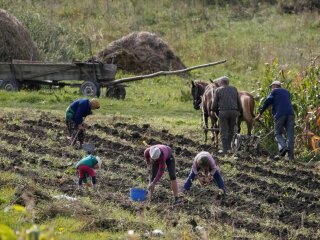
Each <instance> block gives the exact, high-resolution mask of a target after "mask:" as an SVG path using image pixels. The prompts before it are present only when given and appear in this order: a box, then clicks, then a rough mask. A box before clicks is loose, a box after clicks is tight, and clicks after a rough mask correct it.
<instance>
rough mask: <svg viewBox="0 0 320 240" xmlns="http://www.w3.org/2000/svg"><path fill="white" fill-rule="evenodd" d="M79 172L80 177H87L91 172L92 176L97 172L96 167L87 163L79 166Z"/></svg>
mask: <svg viewBox="0 0 320 240" xmlns="http://www.w3.org/2000/svg"><path fill="white" fill-rule="evenodd" d="M78 173H79V178H84V177H86V175H87V174H89V176H90V177H95V176H96V172H95V171H94V169H93V168H91V167H89V166H86V165H80V166H79V167H78ZM86 173H87V174H86Z"/></svg>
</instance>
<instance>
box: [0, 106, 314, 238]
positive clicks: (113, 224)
mask: <svg viewBox="0 0 320 240" xmlns="http://www.w3.org/2000/svg"><path fill="white" fill-rule="evenodd" d="M41 116H42V117H41ZM44 116H45V117H44ZM17 120H19V121H17ZM17 122H18V123H17ZM49 130H50V131H49ZM64 130H65V126H64V122H63V121H62V120H60V119H57V118H55V117H54V116H52V115H51V114H50V113H49V112H48V113H46V114H43V115H39V116H36V117H30V118H28V116H24V118H23V119H14V120H13V119H12V118H10V116H8V115H5V114H3V113H2V115H1V116H0V167H1V171H15V172H16V173H18V174H20V175H22V176H24V177H25V178H27V179H32V181H34V182H35V183H37V184H38V185H41V186H43V190H42V191H40V190H37V189H35V188H32V187H30V186H25V188H22V189H21V190H19V191H17V193H16V194H17V196H19V195H20V194H21V192H23V191H28V192H32V193H33V195H34V196H35V199H36V204H37V206H38V208H37V211H38V215H37V216H38V218H37V219H38V220H37V221H39V222H41V221H43V220H45V219H47V218H52V217H54V216H56V215H58V214H60V215H72V214H76V215H77V216H79V217H84V216H87V217H89V219H91V218H92V217H93V215H94V212H95V210H94V209H91V208H89V210H90V209H91V210H90V211H88V212H86V213H84V212H83V211H82V210H81V209H82V208H81V206H82V205H81V204H80V205H79V212H77V213H74V211H71V210H69V209H64V208H63V207H61V206H60V205H59V204H57V203H53V202H52V203H53V204H51V205H50V206H51V207H49V206H46V205H45V203H46V202H48V201H53V200H52V198H51V197H50V196H49V195H48V194H46V193H45V190H47V189H48V190H49V189H55V190H59V191H60V192H61V193H62V194H67V195H70V196H74V197H81V196H86V195H89V196H90V197H92V201H94V202H97V204H104V203H113V204H115V205H117V206H119V207H121V208H123V209H125V210H128V211H130V212H132V213H136V214H140V213H141V212H143V211H145V208H144V207H143V206H137V205H136V204H132V202H131V201H130V199H129V194H128V193H129V189H130V188H131V187H134V184H137V179H138V178H141V179H144V180H145V181H146V184H147V177H148V174H147V169H146V167H145V163H144V160H143V151H144V149H145V146H144V144H143V141H145V142H147V143H148V144H154V143H164V144H168V145H170V146H172V148H173V150H174V154H175V158H176V165H177V177H178V179H182V180H184V179H185V178H186V177H187V175H188V173H189V171H190V167H191V162H192V158H193V156H195V155H196V154H197V152H198V151H201V150H207V151H210V152H213V155H214V157H215V159H216V160H217V163H218V165H219V166H220V167H221V169H222V173H223V176H224V179H225V183H226V186H227V189H228V191H229V195H228V196H226V197H224V196H221V195H219V191H218V189H217V187H216V186H205V187H200V185H198V184H194V186H193V188H192V189H191V191H190V192H189V193H187V195H185V199H188V200H187V201H186V203H184V204H182V205H179V206H176V207H172V205H171V203H172V201H173V199H172V196H171V194H170V189H169V180H168V176H167V173H165V176H164V177H163V178H162V179H161V182H160V184H159V186H158V187H157V189H156V192H155V199H154V200H153V202H152V205H153V206H152V208H153V210H154V211H156V212H157V213H158V214H159V216H161V217H163V219H165V220H167V222H168V224H169V225H170V226H172V227H175V226H177V225H178V224H179V219H176V218H175V215H172V211H174V212H176V213H179V212H182V213H186V214H187V215H189V216H190V221H189V223H190V226H191V227H195V226H196V225H197V222H196V220H195V219H196V217H200V218H202V219H204V220H206V221H207V223H208V224H209V225H210V224H213V225H214V224H215V223H220V224H226V225H230V226H232V227H233V228H235V229H238V230H240V229H244V230H245V231H247V232H248V233H252V234H254V233H265V234H271V235H273V236H274V238H275V239H279V238H281V239H288V238H297V239H315V238H316V235H315V233H316V232H317V230H318V229H319V227H320V226H319V225H320V214H319V212H320V203H319V200H320V189H319V186H320V176H319V173H318V172H316V170H315V169H313V168H311V167H306V166H304V165H302V164H301V163H294V164H293V163H290V164H288V163H281V162H273V161H271V160H268V159H266V158H264V157H259V156H250V157H249V158H242V157H240V158H238V159H237V160H234V159H233V158H232V157H231V156H230V157H221V156H220V155H217V154H215V152H214V150H213V149H212V148H211V147H210V146H208V145H200V144H198V143H197V142H194V141H193V140H192V139H189V138H186V137H184V136H183V135H175V134H172V133H170V132H169V131H168V130H157V129H154V128H152V127H150V126H149V125H148V124H145V125H142V126H138V125H135V124H127V123H122V122H112V123H105V124H93V125H90V126H89V127H88V128H87V138H86V141H87V142H91V143H95V144H96V147H97V155H99V156H101V157H102V158H103V159H104V161H105V162H104V164H103V168H102V169H101V170H100V171H99V172H98V181H99V192H100V194H99V195H96V194H94V193H90V192H85V193H83V192H78V193H77V192H76V191H75V187H76V182H77V176H76V173H69V170H70V169H72V166H70V165H68V162H75V161H77V160H79V159H80V158H81V157H82V156H83V154H84V153H83V152H81V151H70V147H68V146H67V145H68V142H67V140H66V138H65V136H64V135H63V132H64ZM93 130H95V133H96V132H99V133H103V134H93ZM101 136H104V137H101ZM49 156H50V157H53V158H54V159H57V160H52V159H50V158H48V157H49ZM1 159H7V161H4V160H1ZM8 161H9V162H10V163H8ZM224 166H228V167H229V168H230V167H231V168H233V169H234V171H235V172H228V171H224V169H225V167H224ZM39 169H41V171H39ZM0 184H1V185H2V184H14V183H8V182H1V183H0ZM17 199H19V197H17ZM20 202H23V201H21V198H20ZM87 217H86V218H87ZM121 224H123V223H121ZM121 224H120V223H119V222H118V220H115V219H112V218H107V217H105V216H102V217H101V218H98V219H94V218H92V221H91V225H90V226H91V227H90V228H89V229H83V231H92V230H102V229H113V230H114V231H122V230H124V229H123V227H121V226H120V225H121ZM127 224H128V226H129V225H130V224H131V225H132V227H133V228H138V229H142V230H149V229H150V228H151V226H149V225H146V224H141V225H139V226H138V225H137V223H136V222H130V221H128V222H127ZM131 225H130V226H131Z"/></svg>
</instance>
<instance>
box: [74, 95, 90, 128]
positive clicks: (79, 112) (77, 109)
mask: <svg viewBox="0 0 320 240" xmlns="http://www.w3.org/2000/svg"><path fill="white" fill-rule="evenodd" d="M69 108H70V109H71V110H72V111H73V112H74V114H73V117H72V120H73V121H74V125H75V126H78V125H79V124H82V122H83V118H84V117H86V116H88V115H90V114H92V111H91V107H90V101H89V99H86V98H82V99H78V100H76V101H74V102H73V103H71V105H70V106H69Z"/></svg>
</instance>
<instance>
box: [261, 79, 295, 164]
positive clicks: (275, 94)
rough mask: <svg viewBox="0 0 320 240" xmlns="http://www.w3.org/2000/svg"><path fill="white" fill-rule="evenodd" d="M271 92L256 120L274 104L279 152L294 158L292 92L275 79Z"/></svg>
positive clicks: (291, 158) (273, 112) (273, 110)
mask: <svg viewBox="0 0 320 240" xmlns="http://www.w3.org/2000/svg"><path fill="white" fill-rule="evenodd" d="M270 87H271V92H270V94H269V95H268V97H267V98H266V100H265V102H264V104H263V106H262V108H261V110H260V113H259V114H258V115H257V116H256V118H255V119H256V120H257V119H258V118H259V117H260V116H261V114H262V113H263V112H264V111H265V110H266V109H267V108H268V107H269V106H270V105H272V115H273V118H274V125H275V135H276V139H277V142H278V147H279V152H280V155H281V156H285V155H286V153H288V157H289V160H293V159H294V111H293V107H292V103H291V97H290V93H289V91H288V90H287V89H284V88H281V82H279V81H274V82H273V83H271V85H270ZM283 129H285V130H286V135H287V142H288V144H287V143H286V140H285V139H284V137H283V136H282V134H283Z"/></svg>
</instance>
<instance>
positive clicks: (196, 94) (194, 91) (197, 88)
mask: <svg viewBox="0 0 320 240" xmlns="http://www.w3.org/2000/svg"><path fill="white" fill-rule="evenodd" d="M207 85H208V84H207V83H205V82H201V81H197V82H195V81H191V95H192V98H193V108H194V109H196V110H199V109H200V104H201V96H202V95H203V93H204V90H205V88H206V86H207Z"/></svg>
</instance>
